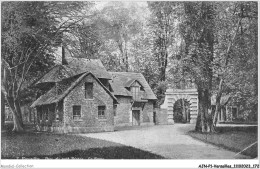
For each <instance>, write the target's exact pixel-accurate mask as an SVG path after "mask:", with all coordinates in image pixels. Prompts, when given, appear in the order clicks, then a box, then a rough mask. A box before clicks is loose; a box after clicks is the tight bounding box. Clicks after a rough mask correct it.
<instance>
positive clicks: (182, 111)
mask: <svg viewBox="0 0 260 169" xmlns="http://www.w3.org/2000/svg"><path fill="white" fill-rule="evenodd" d="M173 114H174V116H173V120H174V122H175V123H189V122H190V103H189V102H188V101H187V100H186V99H179V100H177V101H176V102H175V103H174V106H173Z"/></svg>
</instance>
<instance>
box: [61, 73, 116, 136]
mask: <svg viewBox="0 0 260 169" xmlns="http://www.w3.org/2000/svg"><path fill="white" fill-rule="evenodd" d="M85 82H93V99H86V98H85V85H84V83H85ZM74 105H80V106H81V118H80V119H79V120H73V106H74ZM98 106H106V111H105V118H104V119H99V118H98ZM63 111H64V130H65V132H98V131H113V130H114V113H113V99H112V98H111V96H110V95H109V94H108V93H107V92H106V91H105V90H104V88H103V87H102V86H100V84H99V83H98V82H97V81H96V80H95V79H94V78H93V77H92V76H91V75H87V76H86V77H85V78H84V79H83V80H82V81H81V82H80V83H79V84H78V85H77V86H76V87H75V88H74V89H73V91H72V92H70V93H69V94H68V96H67V97H66V98H65V99H64V110H63Z"/></svg>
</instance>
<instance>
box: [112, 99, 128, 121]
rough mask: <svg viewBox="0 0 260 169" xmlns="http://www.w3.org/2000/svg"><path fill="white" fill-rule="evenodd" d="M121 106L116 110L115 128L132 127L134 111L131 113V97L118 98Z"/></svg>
mask: <svg viewBox="0 0 260 169" xmlns="http://www.w3.org/2000/svg"><path fill="white" fill-rule="evenodd" d="M117 101H118V102H119V104H118V105H117V109H116V116H115V117H114V118H115V126H131V125H132V111H131V97H125V96H117Z"/></svg>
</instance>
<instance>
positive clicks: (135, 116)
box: [133, 110, 140, 126]
mask: <svg viewBox="0 0 260 169" xmlns="http://www.w3.org/2000/svg"><path fill="white" fill-rule="evenodd" d="M139 125H140V110H133V126H139Z"/></svg>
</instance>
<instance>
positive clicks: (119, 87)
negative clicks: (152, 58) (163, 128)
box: [110, 72, 157, 126]
mask: <svg viewBox="0 0 260 169" xmlns="http://www.w3.org/2000/svg"><path fill="white" fill-rule="evenodd" d="M110 74H111V75H112V80H111V81H110V84H111V87H112V90H113V94H114V96H115V97H116V98H117V100H118V103H119V104H118V105H117V110H116V114H115V117H114V122H115V125H116V126H134V125H145V124H154V123H155V114H154V105H155V102H156V99H157V98H156V96H155V95H154V93H153V91H152V90H151V88H150V86H149V84H148V83H147V81H146V80H145V78H144V76H143V75H142V74H141V73H133V72H110Z"/></svg>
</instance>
